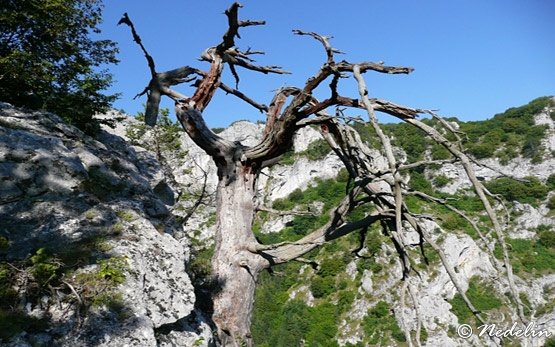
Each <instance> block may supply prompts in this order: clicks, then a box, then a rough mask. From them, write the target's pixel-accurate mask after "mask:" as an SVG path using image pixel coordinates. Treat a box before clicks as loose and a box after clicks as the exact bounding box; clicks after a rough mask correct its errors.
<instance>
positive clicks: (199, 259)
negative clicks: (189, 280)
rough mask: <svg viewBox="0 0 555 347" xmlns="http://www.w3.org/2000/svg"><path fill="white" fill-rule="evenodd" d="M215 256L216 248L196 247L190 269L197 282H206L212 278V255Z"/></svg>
mask: <svg viewBox="0 0 555 347" xmlns="http://www.w3.org/2000/svg"><path fill="white" fill-rule="evenodd" d="M213 254H214V246H211V247H195V248H194V249H193V251H192V254H191V262H190V263H189V269H190V271H191V273H192V275H193V277H194V279H195V280H197V279H198V280H200V281H202V280H204V279H207V278H208V277H209V276H210V273H211V272H212V255H213Z"/></svg>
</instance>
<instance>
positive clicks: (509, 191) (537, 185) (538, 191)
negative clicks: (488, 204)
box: [485, 176, 549, 205]
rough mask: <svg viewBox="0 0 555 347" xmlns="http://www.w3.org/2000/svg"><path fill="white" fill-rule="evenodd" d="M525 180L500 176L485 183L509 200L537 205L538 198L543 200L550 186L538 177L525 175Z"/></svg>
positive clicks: (492, 190)
mask: <svg viewBox="0 0 555 347" xmlns="http://www.w3.org/2000/svg"><path fill="white" fill-rule="evenodd" d="M524 180H525V181H524V182H522V181H516V180H514V179H511V178H509V177H500V178H497V179H495V180H491V181H489V182H486V183H485V186H486V188H487V189H488V190H489V191H490V192H492V193H494V194H500V195H502V196H503V197H504V198H505V199H506V200H507V201H515V200H516V201H518V202H521V203H527V204H532V205H536V204H537V202H538V200H543V199H545V197H546V196H547V193H548V192H549V188H548V187H546V186H545V185H543V184H542V183H541V182H540V180H539V179H537V178H536V177H532V176H529V177H525V178H524Z"/></svg>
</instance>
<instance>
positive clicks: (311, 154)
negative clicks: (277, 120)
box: [300, 139, 331, 160]
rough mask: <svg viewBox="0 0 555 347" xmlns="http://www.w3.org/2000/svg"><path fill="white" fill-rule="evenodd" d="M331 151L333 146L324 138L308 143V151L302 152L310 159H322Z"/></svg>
mask: <svg viewBox="0 0 555 347" xmlns="http://www.w3.org/2000/svg"><path fill="white" fill-rule="evenodd" d="M329 152H331V148H330V146H329V145H328V143H327V142H326V141H325V140H323V139H318V140H316V141H314V142H312V143H311V144H310V145H308V148H307V149H306V151H304V152H302V153H300V154H301V155H305V156H306V157H307V158H308V159H310V160H321V159H324V158H325V157H326V156H327V155H328V153H329Z"/></svg>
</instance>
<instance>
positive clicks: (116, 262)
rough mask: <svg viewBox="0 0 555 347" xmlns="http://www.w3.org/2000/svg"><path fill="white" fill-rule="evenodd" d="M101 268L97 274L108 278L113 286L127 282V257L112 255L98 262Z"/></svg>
mask: <svg viewBox="0 0 555 347" xmlns="http://www.w3.org/2000/svg"><path fill="white" fill-rule="evenodd" d="M98 265H99V266H100V269H99V270H98V272H97V276H98V277H99V278H102V279H106V280H108V281H109V283H110V284H111V285H113V286H116V285H118V284H122V283H123V282H125V270H126V269H127V268H128V265H127V259H126V258H125V257H111V258H108V259H104V260H100V261H99V262H98Z"/></svg>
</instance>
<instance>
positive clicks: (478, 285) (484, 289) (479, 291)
mask: <svg viewBox="0 0 555 347" xmlns="http://www.w3.org/2000/svg"><path fill="white" fill-rule="evenodd" d="M466 296H467V297H468V299H469V300H470V302H472V304H473V305H474V307H476V309H477V310H479V311H482V312H484V311H489V310H493V309H496V308H499V307H501V305H502V301H501V299H499V298H498V297H496V296H495V290H494V289H493V288H492V287H491V286H489V285H487V284H484V283H483V282H481V281H480V280H479V279H478V278H477V277H472V278H471V279H470V281H469V283H468V290H467V291H466ZM449 303H450V304H451V307H452V309H451V311H452V312H453V313H454V314H455V315H456V316H457V318H458V320H459V323H460V324H462V323H471V321H470V318H472V317H473V316H474V315H473V313H472V311H470V309H469V308H468V306H466V303H465V302H464V300H463V298H462V296H461V295H460V294H458V293H457V294H456V295H455V297H454V298H453V299H452V300H451V301H449Z"/></svg>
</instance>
